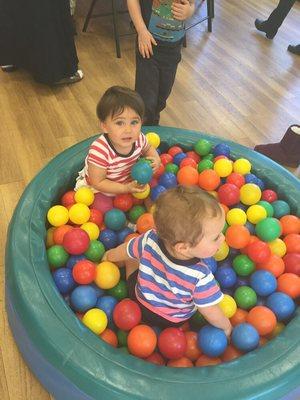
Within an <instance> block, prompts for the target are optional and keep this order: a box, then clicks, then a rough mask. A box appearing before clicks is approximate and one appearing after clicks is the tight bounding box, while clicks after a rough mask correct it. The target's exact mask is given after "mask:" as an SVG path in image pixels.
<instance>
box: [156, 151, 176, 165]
mask: <svg viewBox="0 0 300 400" xmlns="http://www.w3.org/2000/svg"><path fill="white" fill-rule="evenodd" d="M159 157H160V161H161V163H162V165H167V164H169V163H171V162H172V161H173V157H172V156H171V155H170V154H167V153H163V154H161V155H160V156H159Z"/></svg>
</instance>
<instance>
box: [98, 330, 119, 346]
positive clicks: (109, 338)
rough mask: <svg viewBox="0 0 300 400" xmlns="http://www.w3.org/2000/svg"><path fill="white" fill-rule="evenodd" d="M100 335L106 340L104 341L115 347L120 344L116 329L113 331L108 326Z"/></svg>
mask: <svg viewBox="0 0 300 400" xmlns="http://www.w3.org/2000/svg"><path fill="white" fill-rule="evenodd" d="M100 337H101V339H102V340H104V342H106V343H108V344H110V345H111V346H113V347H117V346H118V337H117V335H116V334H115V332H114V331H112V330H111V329H109V328H107V329H105V330H104V331H103V332H102V333H101V334H100Z"/></svg>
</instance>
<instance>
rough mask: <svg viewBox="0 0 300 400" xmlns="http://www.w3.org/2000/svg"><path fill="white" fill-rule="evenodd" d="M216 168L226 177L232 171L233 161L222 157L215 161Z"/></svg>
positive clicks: (219, 173) (222, 176) (221, 175)
mask: <svg viewBox="0 0 300 400" xmlns="http://www.w3.org/2000/svg"><path fill="white" fill-rule="evenodd" d="M214 170H215V172H216V173H217V174H218V175H219V176H220V177H221V178H225V177H226V176H228V175H230V174H231V172H232V161H231V160H228V159H227V158H220V159H219V160H217V161H216V162H215V164H214Z"/></svg>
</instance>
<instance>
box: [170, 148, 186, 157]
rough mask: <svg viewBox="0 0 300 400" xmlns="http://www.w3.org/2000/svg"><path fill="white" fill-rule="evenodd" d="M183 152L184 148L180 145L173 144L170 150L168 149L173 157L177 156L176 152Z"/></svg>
mask: <svg viewBox="0 0 300 400" xmlns="http://www.w3.org/2000/svg"><path fill="white" fill-rule="evenodd" d="M182 152H183V150H182V148H181V147H179V146H171V147H170V148H169V150H168V154H169V155H170V156H172V157H174V156H176V154H178V153H182Z"/></svg>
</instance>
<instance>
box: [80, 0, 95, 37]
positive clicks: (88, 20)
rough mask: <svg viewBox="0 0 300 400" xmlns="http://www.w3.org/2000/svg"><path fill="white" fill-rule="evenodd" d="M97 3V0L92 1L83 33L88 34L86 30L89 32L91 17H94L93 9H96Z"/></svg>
mask: <svg viewBox="0 0 300 400" xmlns="http://www.w3.org/2000/svg"><path fill="white" fill-rule="evenodd" d="M96 3H97V0H93V1H92V4H91V6H90V9H89V11H88V13H87V16H86V19H85V21H84V25H83V29H82V32H86V30H87V27H88V24H89V22H90V19H91V15H92V12H93V9H94V7H95V4H96Z"/></svg>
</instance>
